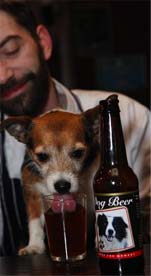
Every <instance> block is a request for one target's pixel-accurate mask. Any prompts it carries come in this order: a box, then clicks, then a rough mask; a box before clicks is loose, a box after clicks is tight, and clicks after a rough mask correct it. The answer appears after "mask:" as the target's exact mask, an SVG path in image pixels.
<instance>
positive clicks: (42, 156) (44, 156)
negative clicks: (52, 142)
mask: <svg viewBox="0 0 151 276" xmlns="http://www.w3.org/2000/svg"><path fill="white" fill-rule="evenodd" d="M36 156H37V158H38V160H39V161H40V162H46V161H48V159H49V155H48V154H47V153H44V152H41V153H37V154H36Z"/></svg>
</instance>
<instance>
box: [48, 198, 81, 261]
mask: <svg viewBox="0 0 151 276" xmlns="http://www.w3.org/2000/svg"><path fill="white" fill-rule="evenodd" d="M45 222H46V231H47V237H48V244H49V249H50V253H51V257H52V259H53V260H55V261H62V260H64V261H68V260H69V261H70V260H71V261H72V260H80V259H83V258H84V257H85V255H86V209H85V207H84V206H82V205H81V204H79V203H77V204H76V208H75V210H72V211H71V210H67V209H65V210H64V212H63V213H62V212H54V210H53V209H52V208H49V209H48V210H47V211H46V213H45Z"/></svg>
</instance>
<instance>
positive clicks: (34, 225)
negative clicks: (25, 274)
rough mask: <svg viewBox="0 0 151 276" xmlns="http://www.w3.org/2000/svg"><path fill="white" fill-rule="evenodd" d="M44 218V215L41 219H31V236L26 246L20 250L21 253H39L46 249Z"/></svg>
mask: <svg viewBox="0 0 151 276" xmlns="http://www.w3.org/2000/svg"><path fill="white" fill-rule="evenodd" d="M43 226H44V218H43V215H42V216H41V217H40V218H39V219H32V220H30V221H29V236H30V240H29V243H28V245H27V246H26V247H24V248H23V249H21V250H19V255H26V254H33V253H39V254H42V253H43V252H44V251H45V244H44V230H43Z"/></svg>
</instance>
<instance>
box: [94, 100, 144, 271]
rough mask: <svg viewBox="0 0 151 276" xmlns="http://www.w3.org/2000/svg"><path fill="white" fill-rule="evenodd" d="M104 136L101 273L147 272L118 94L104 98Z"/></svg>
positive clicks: (99, 197) (98, 195) (99, 200)
mask: <svg viewBox="0 0 151 276" xmlns="http://www.w3.org/2000/svg"><path fill="white" fill-rule="evenodd" d="M100 139H101V143H100V145H101V166H100V169H99V171H98V172H97V174H96V176H95V179H94V196H95V209H96V236H97V247H98V257H99V263H100V269H101V275H144V258H143V249H142V244H143V243H142V235H141V219H140V203H139V192H138V179H137V177H136V175H135V174H134V172H133V171H132V169H131V168H130V167H129V166H128V161H127V156H126V150H125V144H124V137H123V132H122V126H121V120H120V110H119V106H118V96H117V95H111V96H109V97H108V98H107V99H106V100H104V101H100Z"/></svg>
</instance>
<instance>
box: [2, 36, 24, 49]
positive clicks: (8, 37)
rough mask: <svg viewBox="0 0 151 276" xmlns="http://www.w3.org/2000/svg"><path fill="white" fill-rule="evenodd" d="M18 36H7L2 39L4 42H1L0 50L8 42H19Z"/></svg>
mask: <svg viewBox="0 0 151 276" xmlns="http://www.w3.org/2000/svg"><path fill="white" fill-rule="evenodd" d="M20 39H21V38H20V36H19V35H8V36H6V37H5V38H4V40H2V41H1V42H0V48H2V47H3V46H4V45H5V44H6V43H7V42H9V41H10V40H20Z"/></svg>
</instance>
